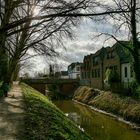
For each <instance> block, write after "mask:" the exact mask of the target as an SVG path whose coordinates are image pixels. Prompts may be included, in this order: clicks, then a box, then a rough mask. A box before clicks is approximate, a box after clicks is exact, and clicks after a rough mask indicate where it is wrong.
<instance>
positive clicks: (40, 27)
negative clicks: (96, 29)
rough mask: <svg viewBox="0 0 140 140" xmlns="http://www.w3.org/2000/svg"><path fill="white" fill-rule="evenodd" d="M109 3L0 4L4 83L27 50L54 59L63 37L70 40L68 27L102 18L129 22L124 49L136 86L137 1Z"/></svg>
mask: <svg viewBox="0 0 140 140" xmlns="http://www.w3.org/2000/svg"><path fill="white" fill-rule="evenodd" d="M112 1H113V2H114V3H115V4H116V6H114V5H113V7H112V5H111V6H110V7H109V6H108V5H107V4H104V3H102V1H101V0H96V1H92V0H71V1H70V0H46V1H43V0H24V1H22V0H13V1H11V0H1V4H0V11H1V13H0V14H1V15H0V17H1V21H0V50H1V54H2V53H3V52H4V54H6V55H8V57H9V64H8V65H9V66H8V68H9V69H8V72H7V77H6V79H8V80H11V79H12V75H13V72H14V68H15V67H16V66H17V64H18V63H19V61H20V60H22V58H23V56H25V55H26V56H27V52H28V50H29V49H30V50H34V51H35V52H36V54H35V55H47V56H48V55H50V56H51V55H52V54H53V55H56V52H55V46H57V44H60V45H61V44H62V42H61V39H62V37H63V36H68V37H72V32H71V31H72V26H76V25H78V21H79V19H80V18H81V17H89V18H92V17H101V16H102V17H103V19H104V17H105V15H107V16H111V17H113V19H115V20H118V18H117V16H118V17H120V16H121V17H123V18H124V19H125V21H126V22H125V23H127V22H128V19H127V18H129V19H130V23H129V25H130V29H131V34H132V40H133V42H132V46H133V47H132V48H133V49H130V48H128V47H127V46H125V47H126V48H128V50H129V51H130V52H131V54H132V56H133V58H134V70H135V73H136V80H137V82H138V83H140V80H139V79H140V78H139V77H140V73H138V70H140V68H138V66H139V64H138V63H139V62H140V61H139V57H138V56H139V54H138V55H136V54H135V52H138V50H139V49H138V39H137V32H136V29H137V28H136V15H137V12H136V11H138V10H139V5H138V0H125V1H124V2H123V1H122V0H119V1H116V0H112ZM137 5H138V6H137ZM98 8H100V10H101V12H100V11H99V10H98ZM37 9H38V12H37V13H36V14H35V10H37ZM114 38H115V37H114ZM7 52H8V53H7ZM27 58H28V57H26V58H25V59H27ZM137 65H138V66H137Z"/></svg>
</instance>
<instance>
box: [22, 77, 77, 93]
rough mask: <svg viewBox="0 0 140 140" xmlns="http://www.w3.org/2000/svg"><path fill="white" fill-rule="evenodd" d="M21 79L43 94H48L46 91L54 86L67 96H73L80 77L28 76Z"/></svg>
mask: <svg viewBox="0 0 140 140" xmlns="http://www.w3.org/2000/svg"><path fill="white" fill-rule="evenodd" d="M21 81H22V82H24V83H26V84H28V85H30V86H31V87H33V88H35V89H36V90H38V91H40V92H41V93H43V94H46V91H48V90H50V89H51V90H52V88H54V90H57V91H59V92H60V93H61V94H63V95H65V96H72V95H73V93H74V91H75V90H76V89H77V88H78V86H79V79H56V78H26V79H21Z"/></svg>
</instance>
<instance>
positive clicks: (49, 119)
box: [21, 84, 91, 140]
mask: <svg viewBox="0 0 140 140" xmlns="http://www.w3.org/2000/svg"><path fill="white" fill-rule="evenodd" d="M21 88H22V91H23V95H24V98H25V103H26V111H27V115H26V118H25V128H26V130H25V135H26V139H27V140H91V138H90V137H89V136H88V135H87V134H86V133H84V132H82V131H81V130H80V129H79V128H77V126H76V125H75V124H74V123H73V122H72V121H71V120H69V119H68V118H67V117H66V116H65V115H64V114H63V113H62V112H61V111H60V110H59V109H58V108H57V107H56V106H55V105H54V104H53V103H51V102H50V101H49V100H48V99H47V97H46V96H44V95H42V94H41V93H39V92H38V91H36V90H34V89H33V88H31V87H29V86H27V85H25V84H21Z"/></svg>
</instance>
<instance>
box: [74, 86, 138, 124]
mask: <svg viewBox="0 0 140 140" xmlns="http://www.w3.org/2000/svg"><path fill="white" fill-rule="evenodd" d="M73 99H74V100H76V101H79V102H82V103H85V104H87V105H90V106H93V107H96V108H98V109H101V110H104V111H106V112H109V113H113V114H116V115H118V116H121V117H123V118H124V119H125V120H128V121H132V122H134V123H137V124H138V125H140V101H139V100H134V99H132V98H131V97H126V96H120V95H118V94H114V93H112V92H110V91H101V90H97V89H93V88H89V87H87V86H81V87H79V88H78V89H77V90H76V91H75V93H74V96H73Z"/></svg>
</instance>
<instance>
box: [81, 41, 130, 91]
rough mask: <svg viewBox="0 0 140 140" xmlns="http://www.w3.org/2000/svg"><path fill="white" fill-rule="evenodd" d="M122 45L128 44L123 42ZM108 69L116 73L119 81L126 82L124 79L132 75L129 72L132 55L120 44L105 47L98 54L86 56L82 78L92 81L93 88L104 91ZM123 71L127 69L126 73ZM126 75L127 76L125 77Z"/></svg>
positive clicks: (90, 83) (82, 68)
mask: <svg viewBox="0 0 140 140" xmlns="http://www.w3.org/2000/svg"><path fill="white" fill-rule="evenodd" d="M121 43H125V44H126V43H128V42H125V41H121ZM126 64H127V66H126ZM122 67H125V68H122ZM126 67H127V68H126ZM107 69H111V70H112V71H113V72H115V73H116V75H117V78H118V80H120V81H122V82H123V81H124V80H122V78H123V77H125V76H126V75H127V74H128V73H130V72H127V70H129V71H130V54H128V52H127V51H126V50H125V49H124V48H123V47H122V46H121V45H120V43H115V44H114V45H113V46H112V47H106V48H104V47H103V48H101V49H100V50H98V51H97V52H96V53H94V54H90V55H88V56H85V57H84V60H83V65H82V67H81V75H82V76H81V77H82V79H84V80H88V81H90V82H89V85H90V86H91V87H94V88H100V89H102V88H104V86H105V83H104V81H105V78H106V74H105V73H106V70H107ZM122 69H125V72H123V71H124V70H123V71H122ZM124 73H125V76H123V75H124ZM129 75H130V74H129ZM129 77H130V76H129Z"/></svg>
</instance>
